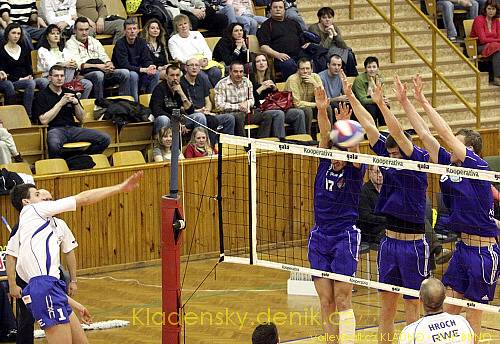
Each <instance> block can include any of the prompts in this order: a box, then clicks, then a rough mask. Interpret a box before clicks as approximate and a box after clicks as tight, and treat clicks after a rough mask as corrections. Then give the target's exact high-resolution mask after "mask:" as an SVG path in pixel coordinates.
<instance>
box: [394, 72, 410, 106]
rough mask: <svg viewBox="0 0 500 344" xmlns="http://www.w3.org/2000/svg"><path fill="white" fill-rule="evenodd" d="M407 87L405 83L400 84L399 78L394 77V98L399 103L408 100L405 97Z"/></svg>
mask: <svg viewBox="0 0 500 344" xmlns="http://www.w3.org/2000/svg"><path fill="white" fill-rule="evenodd" d="M406 91H407V85H406V83H404V84H403V83H402V82H401V80H400V79H399V76H397V75H396V76H394V92H395V93H396V98H398V100H399V101H400V102H403V101H405V100H408V96H407V95H406Z"/></svg>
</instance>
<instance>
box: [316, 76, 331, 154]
mask: <svg viewBox="0 0 500 344" xmlns="http://www.w3.org/2000/svg"><path fill="white" fill-rule="evenodd" d="M314 100H315V101H316V107H317V108H318V127H319V134H320V137H321V138H320V141H319V147H320V148H329V147H330V131H331V130H332V124H331V123H330V120H329V119H328V115H327V110H326V109H327V107H328V106H330V101H329V99H328V97H327V96H326V92H325V90H324V88H323V87H322V86H317V87H315V88H314Z"/></svg>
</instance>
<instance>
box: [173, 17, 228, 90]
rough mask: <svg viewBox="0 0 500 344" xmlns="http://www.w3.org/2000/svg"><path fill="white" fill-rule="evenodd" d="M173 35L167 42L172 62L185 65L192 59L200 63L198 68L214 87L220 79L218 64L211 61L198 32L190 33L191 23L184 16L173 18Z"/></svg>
mask: <svg viewBox="0 0 500 344" xmlns="http://www.w3.org/2000/svg"><path fill="white" fill-rule="evenodd" d="M174 33H175V35H173V36H172V37H170V39H169V40H168V50H169V51H170V55H171V56H172V58H173V59H174V60H178V61H180V62H182V63H186V61H187V60H189V59H190V58H192V57H196V58H198V59H199V61H200V67H201V69H202V70H203V71H205V73H206V74H207V75H208V78H209V79H210V83H211V84H212V86H215V85H216V84H217V82H218V81H219V80H220V79H221V77H222V71H221V70H220V69H219V68H218V65H219V63H217V62H216V61H213V60H212V51H211V50H210V48H209V47H208V44H207V41H206V40H205V38H204V37H203V36H202V35H201V33H200V32H199V31H191V22H190V21H189V17H188V16H186V15H185V14H179V15H178V16H176V17H175V18H174Z"/></svg>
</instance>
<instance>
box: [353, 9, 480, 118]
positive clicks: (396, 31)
mask: <svg viewBox="0 0 500 344" xmlns="http://www.w3.org/2000/svg"><path fill="white" fill-rule="evenodd" d="M366 1H367V2H368V4H369V5H370V6H371V7H372V8H373V9H374V10H375V11H376V12H377V13H378V14H379V15H380V17H381V18H382V19H383V20H384V21H385V22H386V23H387V24H389V26H390V28H391V32H390V37H391V50H390V60H391V63H394V62H395V59H396V58H395V56H396V44H395V34H397V35H398V36H399V37H401V38H402V39H403V41H404V42H405V43H406V44H407V45H408V46H409V47H410V48H411V49H412V50H413V51H414V52H415V53H416V54H417V56H418V57H419V58H420V59H421V60H422V61H423V62H424V63H425V64H426V65H427V66H428V67H429V68H430V69H431V71H432V105H433V106H435V102H436V81H437V80H436V77H438V78H439V79H440V80H441V81H442V82H443V83H444V84H445V85H446V86H447V87H448V88H449V89H450V91H451V92H452V93H453V94H454V95H455V96H456V97H457V98H458V99H459V100H460V101H461V102H462V103H463V104H464V105H465V107H466V108H467V109H469V111H471V112H472V113H473V114H474V115H475V116H476V127H477V128H480V127H481V100H480V98H481V97H480V95H481V77H480V71H479V69H477V67H476V66H475V65H474V64H472V63H471V62H470V61H469V60H468V58H467V57H465V56H464V54H462V52H461V51H460V50H459V49H458V48H457V47H456V46H455V45H454V44H453V43H451V42H450V40H448V38H447V37H446V36H445V35H444V34H443V33H442V32H441V30H439V29H438V28H437V27H436V25H435V24H434V22H432V21H431V20H430V19H429V18H428V17H427V16H426V15H425V14H424V13H423V12H422V11H421V10H420V9H419V8H418V7H417V6H416V5H415V4H414V3H413V2H412V1H411V0H405V1H406V3H407V4H409V5H410V7H412V8H413V10H414V11H415V12H417V14H418V15H419V16H420V17H421V18H422V19H423V20H424V22H426V23H427V24H428V25H429V27H430V29H431V31H432V59H431V61H429V60H428V59H427V58H426V57H425V56H424V55H423V54H422V53H421V52H420V51H419V50H418V49H417V48H416V47H415V46H414V45H413V44H412V43H411V42H410V41H409V39H408V37H407V36H406V35H405V34H404V33H403V32H402V31H401V30H400V29H399V28H398V27H397V26H396V25H395V23H394V0H390V8H389V12H390V14H389V18H387V16H386V15H385V14H384V13H382V11H381V10H380V8H379V7H378V6H377V5H375V4H374V3H373V1H372V0H366ZM349 18H350V19H354V0H349ZM436 35H438V36H440V37H441V38H442V39H443V40H444V41H445V43H446V45H448V46H449V47H450V48H451V50H452V51H454V52H455V53H456V54H457V55H458V56H459V57H460V59H462V61H464V62H465V63H466V64H467V65H468V66H469V67H470V68H471V69H472V71H473V72H474V73H475V75H476V107H475V108H474V107H473V106H472V105H471V104H470V103H469V102H468V101H467V100H466V99H465V98H464V97H463V95H462V94H461V93H460V92H459V91H457V90H456V88H455V87H454V86H453V85H452V84H451V83H450V82H449V81H448V79H447V78H446V77H445V76H444V75H443V74H442V73H441V72H439V71H438V70H437V69H436V60H437V54H436Z"/></svg>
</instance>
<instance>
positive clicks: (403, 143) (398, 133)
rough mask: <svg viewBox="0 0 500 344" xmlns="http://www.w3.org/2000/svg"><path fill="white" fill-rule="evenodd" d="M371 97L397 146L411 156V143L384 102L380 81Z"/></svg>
mask: <svg viewBox="0 0 500 344" xmlns="http://www.w3.org/2000/svg"><path fill="white" fill-rule="evenodd" d="M372 99H373V101H374V102H375V104H377V106H378V107H379V109H380V111H381V112H382V115H383V116H384V119H385V123H386V124H387V128H388V129H389V133H390V134H391V136H392V137H393V138H394V140H395V141H396V143H397V144H398V146H399V148H400V149H401V150H402V151H403V153H404V154H405V155H406V156H411V155H412V153H413V144H412V143H411V141H410V140H409V139H408V137H406V135H405V133H404V132H403V128H401V125H400V124H399V122H398V120H397V118H396V117H395V116H394V114H393V113H392V112H391V110H390V109H389V107H388V106H387V104H386V103H385V100H384V92H383V90H382V84H381V83H380V82H377V85H376V86H375V90H374V91H373V94H372Z"/></svg>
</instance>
